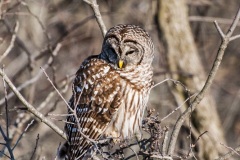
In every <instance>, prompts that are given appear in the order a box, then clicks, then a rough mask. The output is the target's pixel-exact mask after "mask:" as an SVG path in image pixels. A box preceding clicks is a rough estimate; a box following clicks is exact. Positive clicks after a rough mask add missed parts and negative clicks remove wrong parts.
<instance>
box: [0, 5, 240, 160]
mask: <svg viewBox="0 0 240 160" xmlns="http://www.w3.org/2000/svg"><path fill="white" fill-rule="evenodd" d="M98 4H99V7H100V11H101V13H102V16H103V20H104V22H105V24H106V26H107V28H108V29H109V28H110V27H112V26H114V25H117V24H136V25H140V26H142V27H143V28H144V29H145V30H147V31H148V32H149V34H150V36H151V37H152V39H153V41H154V45H155V59H154V62H153V69H154V81H155V83H158V82H161V81H163V80H164V79H166V78H172V79H174V80H178V81H180V82H181V83H183V84H184V85H185V87H186V88H187V89H188V90H189V91H188V92H186V90H185V89H184V88H183V87H181V85H175V84H174V83H173V82H172V81H167V82H165V83H163V84H160V85H158V86H157V87H155V88H154V89H153V90H152V92H151V96H150V101H149V104H148V107H149V108H155V110H156V114H157V113H158V114H159V118H160V119H162V118H164V117H165V116H167V115H168V114H169V113H170V112H171V111H173V110H174V109H175V108H177V107H178V106H181V105H182V104H184V105H182V107H181V108H180V109H179V110H178V111H176V112H174V114H172V115H171V116H169V117H167V118H165V119H164V120H163V121H162V123H161V126H162V127H164V126H168V128H169V130H170V131H171V129H172V128H173V125H174V124H175V123H176V120H177V117H178V116H179V115H180V114H181V112H182V111H183V110H184V109H185V108H186V107H187V106H189V104H190V103H189V102H186V103H184V101H185V100H186V99H187V98H189V95H192V94H195V93H198V92H199V91H200V89H201V88H202V86H203V84H204V82H205V81H206V78H207V75H208V73H209V71H210V69H211V67H212V64H213V61H214V59H215V56H216V54H217V51H218V48H219V45H220V42H221V38H220V35H219V33H218V32H217V30H216V28H215V26H214V24H213V21H214V20H217V21H218V23H219V25H220V27H221V28H222V30H223V31H224V32H227V29H228V27H229V26H230V24H231V22H232V19H233V18H234V16H235V14H236V13H237V10H238V7H239V1H238V0H231V1H226V0H186V1H184V0H179V1H177V0H169V1H167V0H148V1H146V0H121V1H117V0H99V1H98ZM0 15H1V18H0V65H1V67H3V66H4V70H5V73H6V74H7V75H8V77H9V78H10V79H11V81H12V82H13V83H14V85H15V86H16V87H18V90H19V91H20V92H21V93H22V94H23V96H24V97H25V98H26V99H27V101H28V102H29V103H30V104H32V105H33V106H34V107H35V108H37V109H38V110H39V111H40V112H41V113H43V114H45V115H46V117H48V118H49V119H50V120H51V121H52V122H54V123H55V124H57V125H58V126H59V127H60V128H61V129H63V126H64V122H63V121H61V120H62V119H64V118H65V117H64V116H59V114H64V113H67V107H66V105H65V104H64V102H63V100H62V99H61V98H60V97H59V96H58V95H57V94H56V92H55V90H54V89H53V87H52V85H51V84H50V83H49V81H48V80H47V77H46V76H45V75H44V74H43V71H42V70H41V69H40V67H43V68H45V70H46V72H47V73H48V75H49V77H50V79H51V80H52V81H53V83H54V84H55V85H56V86H57V88H58V90H59V91H60V92H61V93H62V94H63V96H64V98H65V99H66V100H68V99H69V98H70V96H71V83H72V79H73V77H74V74H75V72H76V71H77V70H78V68H79V66H80V64H81V63H82V61H83V60H84V59H85V58H87V57H88V56H90V55H93V54H99V53H100V52H101V46H102V41H103V37H102V34H101V31H100V29H99V26H98V24H97V22H96V20H95V17H94V14H93V11H92V9H91V7H90V6H89V5H87V4H86V3H84V2H83V1H81V0H50V1H47V0H38V1H35V0H25V1H22V0H2V1H0ZM239 28H240V23H239V24H238V26H237V28H236V30H235V32H234V35H235V34H239V33H240V32H239V31H240V29H239ZM239 42H240V40H239V39H237V40H235V41H233V42H231V43H230V44H229V46H228V48H227V49H226V52H225V56H224V58H223V60H222V64H221V66H220V68H219V71H218V73H217V75H216V78H215V80H214V82H213V84H212V86H211V89H210V91H208V93H207V95H205V98H204V101H202V102H201V103H200V105H199V106H198V108H197V110H196V111H194V112H193V113H192V115H191V117H190V118H189V120H187V121H186V123H185V124H184V126H183V127H182V129H181V133H180V136H179V139H178V141H177V146H176V150H175V152H174V153H175V155H177V156H178V158H179V156H181V157H182V158H184V157H186V156H187V154H188V151H189V146H190V144H192V143H194V141H196V140H197V138H198V137H199V136H200V135H201V134H202V133H204V132H205V131H207V133H206V134H204V135H203V136H201V138H200V140H198V142H197V146H196V147H195V148H193V150H194V151H193V152H194V153H195V155H196V157H197V159H213V158H217V157H218V156H220V155H222V154H224V153H227V152H228V151H230V150H229V149H227V148H226V147H225V146H224V145H227V146H230V147H233V148H234V147H237V146H238V145H239V144H240V106H239V101H240V88H239V87H240V75H239V71H240V63H239V58H240V53H239V52H240V45H239ZM7 94H8V110H9V116H8V117H9V123H10V126H9V130H10V133H9V134H10V136H11V137H10V138H11V139H12V145H14V144H15V143H16V140H17V139H18V137H19V136H20V134H21V133H22V132H23V130H24V129H25V128H26V126H27V125H28V124H29V123H30V122H31V121H32V120H33V119H34V116H32V115H31V114H30V113H29V112H27V109H26V108H25V107H24V105H23V104H22V103H21V102H20V101H19V99H18V98H17V97H16V96H14V95H13V94H12V92H11V90H10V89H9V88H8V87H7ZM5 121H6V112H5V101H4V86H3V82H2V81H1V83H0V125H1V127H2V128H3V130H4V131H5V130H6V128H7V127H6V123H5ZM189 126H191V127H189ZM190 131H191V134H192V135H191V137H192V138H191V139H192V142H191V140H190V138H189V133H190ZM38 134H39V139H38V138H37V137H38ZM3 142H4V140H3V137H2V136H1V135H0V143H3ZM36 142H37V145H36ZM60 142H64V140H63V139H62V138H61V137H60V136H59V135H57V134H56V133H55V132H53V131H52V130H51V129H50V128H49V127H47V126H46V125H45V124H43V123H41V122H39V121H38V119H35V121H34V122H33V124H32V125H31V126H30V127H29V128H28V130H27V132H26V133H25V134H24V136H23V137H22V139H21V141H20V142H19V143H18V145H17V146H16V148H15V149H14V155H15V158H16V159H31V156H32V153H33V152H34V150H36V152H35V154H34V157H33V158H32V159H54V158H55V156H56V153H57V148H58V146H59V144H60ZM221 143H222V144H224V145H222V144H221ZM35 146H37V147H35ZM3 148H4V146H3V145H0V149H1V151H2V152H3ZM35 148H36V149H35ZM5 153H7V150H6V149H5ZM1 156H2V157H4V156H3V155H1ZM236 157H237V156H236ZM5 158H6V157H5ZM187 158H188V159H191V158H192V156H189V157H187ZM238 158H239V156H238ZM238 158H236V159H238ZM6 159H7V158H6Z"/></svg>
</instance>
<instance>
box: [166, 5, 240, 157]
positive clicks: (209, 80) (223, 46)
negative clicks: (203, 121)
mask: <svg viewBox="0 0 240 160" xmlns="http://www.w3.org/2000/svg"><path fill="white" fill-rule="evenodd" d="M239 18H240V8H239V9H238V12H237V14H236V16H235V18H234V20H233V23H232V25H231V26H230V28H229V30H228V32H227V34H226V35H225V36H224V37H223V38H222V43H221V45H220V47H219V50H218V53H217V56H216V59H215V61H214V63H213V66H212V69H211V71H210V73H209V75H208V78H207V80H206V83H205V84H204V86H203V88H202V90H201V91H200V92H199V93H198V95H197V96H196V97H195V99H194V100H193V102H192V104H191V106H190V107H188V108H187V109H186V110H185V111H184V112H183V113H182V115H181V116H180V117H179V118H178V120H177V122H176V124H175V126H174V129H173V131H172V134H171V138H170V142H169V146H168V155H172V154H173V151H174V148H175V144H176V141H177V137H178V134H179V131H180V128H181V126H182V124H183V122H184V121H185V119H186V118H187V116H188V115H189V114H190V113H191V112H192V111H193V110H194V109H195V108H196V106H197V105H198V104H199V103H200V101H201V100H202V99H203V97H204V95H205V93H206V92H207V90H208V89H209V87H210V86H211V84H212V82H213V79H214V78H215V75H216V73H217V71H218V68H219V65H220V63H221V60H222V57H223V55H224V52H225V50H226V48H227V45H228V43H229V42H230V41H229V39H230V37H231V36H232V34H233V31H234V29H235V28H236V26H237V24H238V22H239ZM216 24H217V23H215V25H216ZM216 27H217V30H218V32H219V34H220V35H221V37H222V35H223V33H222V30H221V28H220V27H218V25H216Z"/></svg>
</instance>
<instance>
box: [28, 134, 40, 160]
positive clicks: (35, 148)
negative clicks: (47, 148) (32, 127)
mask: <svg viewBox="0 0 240 160" xmlns="http://www.w3.org/2000/svg"><path fill="white" fill-rule="evenodd" d="M38 140H39V134H38V135H37V139H36V144H35V147H34V150H33V153H32V156H31V158H30V160H32V159H33V156H34V154H35V152H36V150H37V146H38Z"/></svg>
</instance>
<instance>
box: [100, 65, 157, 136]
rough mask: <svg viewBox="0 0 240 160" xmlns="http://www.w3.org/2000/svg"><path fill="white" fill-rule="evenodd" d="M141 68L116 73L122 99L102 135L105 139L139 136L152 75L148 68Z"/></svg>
mask: <svg viewBox="0 0 240 160" xmlns="http://www.w3.org/2000/svg"><path fill="white" fill-rule="evenodd" d="M143 68H144V70H143ZM143 68H141V70H140V69H138V68H135V69H132V70H131V69H129V70H125V71H118V73H119V74H120V77H121V79H122V81H120V83H121V86H122V89H121V92H122V98H121V102H120V106H119V109H118V111H117V112H116V113H115V115H114V116H113V118H112V121H111V122H110V124H109V126H108V127H107V129H106V131H105V133H104V135H105V136H106V137H114V138H120V139H125V138H131V137H132V136H133V135H134V134H136V135H137V136H140V134H141V133H140V130H141V126H142V118H143V115H144V111H145V108H146V105H147V102H148V98H149V92H150V88H151V86H152V75H153V73H152V69H151V67H150V66H145V67H143ZM137 72H138V73H137ZM126 73H127V74H126ZM136 75H139V76H136Z"/></svg>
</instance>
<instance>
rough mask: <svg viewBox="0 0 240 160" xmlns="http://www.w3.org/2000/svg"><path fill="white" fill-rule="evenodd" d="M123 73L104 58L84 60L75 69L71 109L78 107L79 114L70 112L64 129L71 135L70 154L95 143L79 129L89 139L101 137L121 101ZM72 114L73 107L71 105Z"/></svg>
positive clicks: (78, 153) (76, 153)
mask: <svg viewBox="0 0 240 160" xmlns="http://www.w3.org/2000/svg"><path fill="white" fill-rule="evenodd" d="M119 81H120V77H119V75H118V73H117V72H116V71H115V70H114V69H113V67H112V66H110V65H109V64H107V63H106V62H105V61H103V60H100V59H96V58H90V59H88V60H86V61H85V62H83V64H82V65H81V67H80V69H79V70H78V72H77V73H76V78H75V80H74V83H73V96H72V98H71V99H70V106H71V108H72V109H75V108H76V113H77V119H78V121H79V126H80V129H79V128H78V125H77V120H76V117H74V116H73V115H70V116H69V117H68V118H67V120H68V121H69V122H72V123H74V124H72V123H67V124H66V127H65V130H66V132H67V135H68V140H69V148H68V158H69V159H73V158H74V157H78V156H80V155H81V154H83V153H84V152H85V151H86V150H87V149H89V148H90V147H91V146H92V144H91V143H90V142H89V141H88V140H87V139H86V138H81V139H79V137H82V135H81V133H80V132H79V130H80V131H81V132H82V133H83V134H84V135H86V136H88V137H89V139H93V140H98V139H99V138H100V137H101V136H102V135H103V133H104V131H105V130H106V128H107V126H108V124H109V123H110V122H111V119H112V117H113V115H114V114H115V113H116V111H117V110H118V107H119V105H120V97H121V93H120V92H119V91H120V88H121V86H120V82H119ZM69 114H72V113H71V110H70V109H69Z"/></svg>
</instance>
